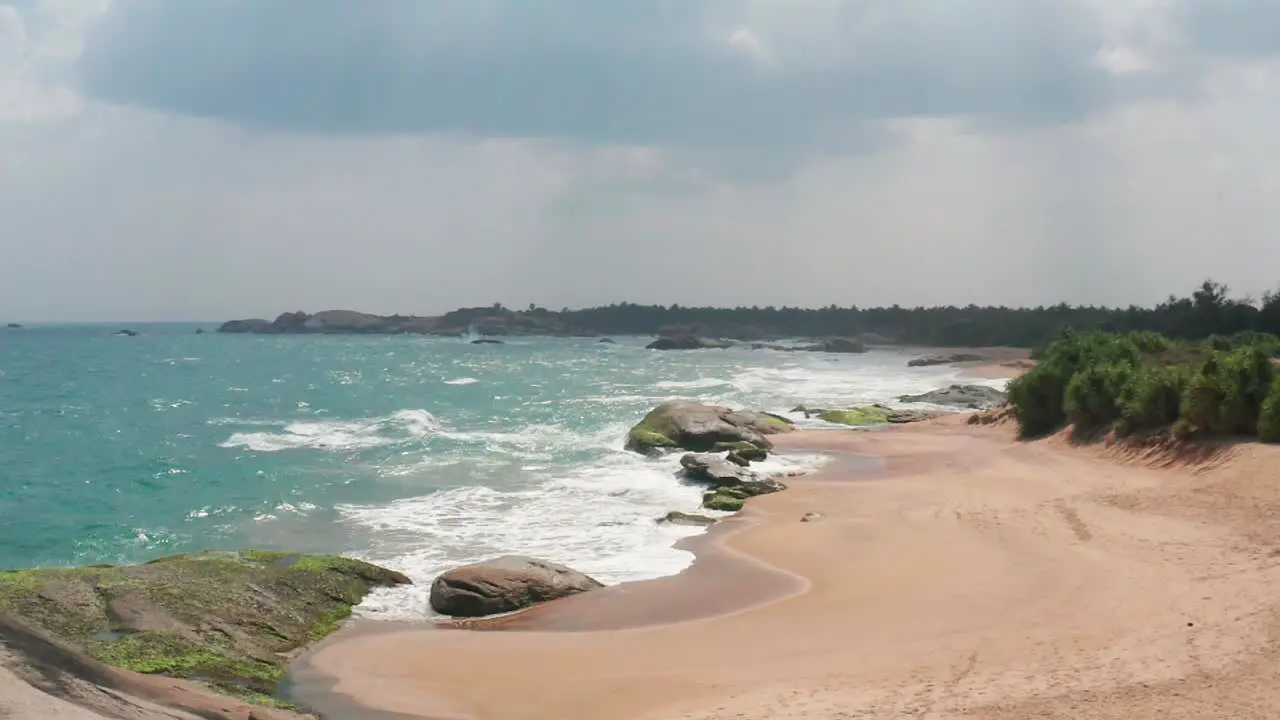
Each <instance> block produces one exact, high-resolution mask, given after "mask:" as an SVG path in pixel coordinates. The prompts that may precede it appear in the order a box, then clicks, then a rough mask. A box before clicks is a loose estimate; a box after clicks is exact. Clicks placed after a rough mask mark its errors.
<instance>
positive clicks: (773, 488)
mask: <svg viewBox="0 0 1280 720" xmlns="http://www.w3.org/2000/svg"><path fill="white" fill-rule="evenodd" d="M724 489H728V490H732V491H736V492H740V493H742V494H744V495H746V496H747V497H755V496H756V495H768V494H770V493H776V492H782V491H783V490H786V489H787V486H786V485H783V484H782V483H781V482H779V481H777V480H774V479H773V478H763V479H759V480H745V481H743V482H742V483H741V484H738V485H726V486H725V487H724Z"/></svg>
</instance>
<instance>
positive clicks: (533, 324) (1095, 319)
mask: <svg viewBox="0 0 1280 720" xmlns="http://www.w3.org/2000/svg"><path fill="white" fill-rule="evenodd" d="M1065 328H1075V329H1077V330H1091V329H1095V330H1108V331H1115V332H1129V331H1152V332H1159V333H1161V334H1164V335H1166V336H1169V337H1171V338H1179V339H1188V340H1194V339H1203V338H1207V337H1211V336H1214V335H1235V334H1239V333H1244V332H1261V333H1268V334H1277V335H1280V295H1277V294H1275V293H1266V294H1264V295H1263V296H1262V297H1261V298H1260V299H1256V300H1255V299H1250V298H1232V297H1230V296H1229V294H1228V289H1227V287H1226V286H1224V285H1221V284H1219V283H1215V282H1213V281H1205V282H1204V283H1203V284H1202V285H1201V286H1200V287H1199V288H1197V289H1196V290H1195V291H1194V292H1192V293H1191V295H1190V296H1189V297H1175V296H1172V295H1171V296H1170V297H1169V299H1168V300H1166V301H1165V302H1162V303H1160V304H1159V305H1156V306H1155V307H1138V306H1130V307H1127V308H1108V307H1097V306H1082V305H1067V304H1065V303H1060V304H1057V305H1052V306H1040V307H1034V308H1011V307H992V306H977V305H968V306H964V307H958V306H953V305H948V306H939V307H915V308H906V307H900V306H897V305H894V306H891V307H874V308H859V307H837V306H835V305H831V306H828V307H824V308H793V307H781V308H778V307H735V308H715V307H685V306H681V305H667V306H663V305H637V304H634V303H619V304H614V305H607V306H601V307H593V308H585V309H580V310H570V309H564V310H559V311H555V310H548V309H546V308H542V307H538V306H536V305H530V306H529V307H528V308H527V309H524V310H513V309H511V308H507V307H504V306H502V305H501V304H494V305H491V306H486V307H472V308H460V309H458V310H454V311H452V312H448V313H445V314H443V315H437V316H419V315H373V314H369V313H362V312H356V311H352V310H326V311H323V312H317V313H314V314H311V313H305V312H287V313H284V314H282V315H280V316H279V317H277V318H276V319H275V320H265V319H248V320H232V321H230V322H227V323H224V324H223V325H222V326H221V327H220V328H218V331H219V332H223V333H252V334H263V335H274V334H335V335H346V334H370V335H394V334H406V333H410V334H420V335H440V336H453V337H461V336H465V335H476V336H486V337H502V336H551V337H598V336H606V335H644V336H663V337H677V336H693V337H698V338H725V339H730V340H739V341H744V342H764V341H768V340H776V339H781V338H830V337H850V338H854V337H856V338H859V339H860V340H861V342H863V343H866V344H871V345H876V344H898V345H919V346H935V347H999V346H1009V347H1035V346H1039V345H1042V344H1044V343H1046V342H1048V341H1049V340H1051V339H1052V338H1054V337H1055V336H1057V335H1058V334H1059V333H1060V332H1061V331H1062V330H1063V329H1065Z"/></svg>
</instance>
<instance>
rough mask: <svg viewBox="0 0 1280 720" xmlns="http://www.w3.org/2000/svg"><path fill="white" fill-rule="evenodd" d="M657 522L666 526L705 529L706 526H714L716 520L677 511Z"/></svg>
mask: <svg viewBox="0 0 1280 720" xmlns="http://www.w3.org/2000/svg"><path fill="white" fill-rule="evenodd" d="M658 522H660V523H665V524H667V525H688V526H691V527H706V526H707V525H714V524H715V523H716V519H715V518H712V517H707V516H706V515H693V514H690V513H683V512H680V511H679V510H672V511H671V512H669V513H667V514H666V515H665V516H663V517H660V518H658Z"/></svg>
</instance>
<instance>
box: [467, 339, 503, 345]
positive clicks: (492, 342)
mask: <svg viewBox="0 0 1280 720" xmlns="http://www.w3.org/2000/svg"><path fill="white" fill-rule="evenodd" d="M471 344H472V345H505V344H506V343H504V342H503V341H501V340H494V339H493V338H479V339H476V340H472V341H471Z"/></svg>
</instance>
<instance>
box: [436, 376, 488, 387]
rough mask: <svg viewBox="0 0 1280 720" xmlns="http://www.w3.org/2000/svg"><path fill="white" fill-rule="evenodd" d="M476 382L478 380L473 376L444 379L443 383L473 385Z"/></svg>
mask: <svg viewBox="0 0 1280 720" xmlns="http://www.w3.org/2000/svg"><path fill="white" fill-rule="evenodd" d="M478 382H480V381H479V380H477V379H475V378H473V377H460V378H454V379H452V380H445V381H444V384H445V385H475V384H476V383H478Z"/></svg>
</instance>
